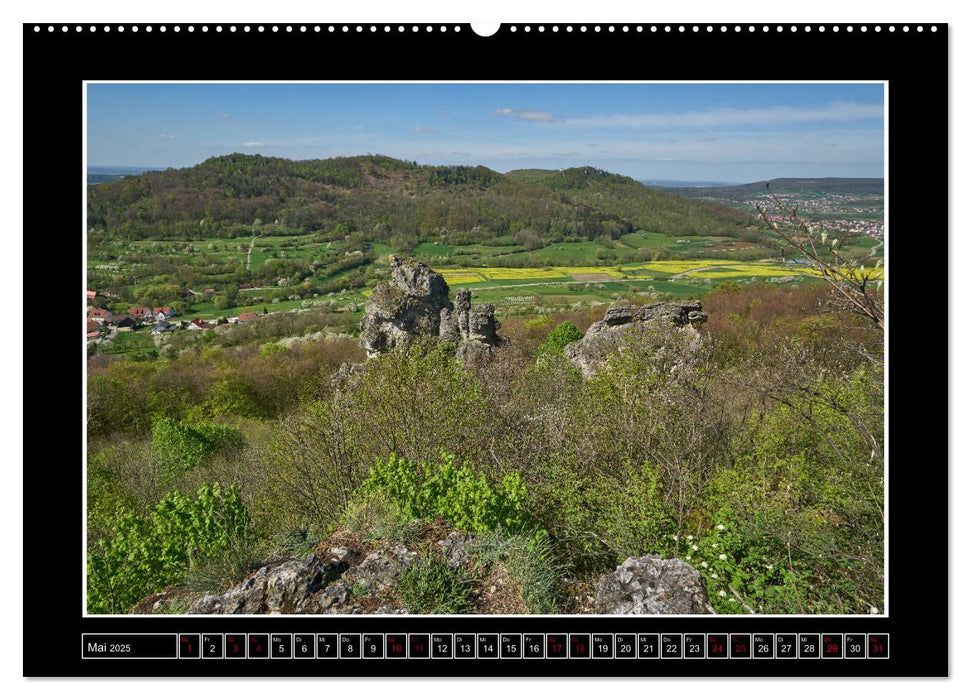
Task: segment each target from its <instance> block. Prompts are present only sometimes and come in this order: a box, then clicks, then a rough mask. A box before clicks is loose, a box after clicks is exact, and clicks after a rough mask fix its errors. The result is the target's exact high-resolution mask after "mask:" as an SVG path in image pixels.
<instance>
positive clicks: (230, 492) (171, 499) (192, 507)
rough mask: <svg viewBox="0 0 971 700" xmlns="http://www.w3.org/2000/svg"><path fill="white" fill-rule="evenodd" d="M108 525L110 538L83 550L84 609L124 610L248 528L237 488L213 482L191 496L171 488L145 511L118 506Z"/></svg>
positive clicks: (238, 540)
mask: <svg viewBox="0 0 971 700" xmlns="http://www.w3.org/2000/svg"><path fill="white" fill-rule="evenodd" d="M109 527H110V531H111V537H110V539H102V540H100V541H99V542H98V544H97V547H96V548H94V551H90V552H89V554H88V581H87V584H88V585H87V599H88V612H89V613H124V612H128V610H129V609H130V608H131V606H132V605H134V604H135V603H136V602H138V600H140V599H141V598H143V597H144V596H146V595H148V594H149V593H152V592H153V591H157V590H161V589H163V588H165V587H166V586H170V585H172V584H174V583H178V582H179V581H181V580H182V579H183V577H184V576H185V575H186V574H187V573H188V572H189V570H190V569H191V568H192V567H193V565H194V564H202V563H204V562H206V561H207V560H211V559H213V558H214V557H216V556H217V555H220V554H222V553H225V552H226V551H228V550H229V549H230V548H231V547H234V546H239V545H240V543H241V542H243V541H246V540H248V539H249V537H250V534H251V533H250V530H249V514H248V513H247V510H246V506H245V505H244V504H243V501H242V499H241V498H240V495H239V493H238V491H237V490H236V488H235V487H233V488H229V489H227V490H225V491H224V490H223V489H222V488H221V487H220V486H219V484H218V483H216V484H211V485H210V484H206V485H204V486H202V487H201V488H200V489H199V490H198V491H197V492H196V497H195V498H194V499H193V498H191V497H189V496H186V495H184V494H182V493H180V492H178V491H173V492H172V493H170V494H168V495H167V496H165V498H163V499H162V500H161V501H160V502H159V504H158V505H157V506H156V507H155V508H154V509H153V510H152V511H151V512H150V513H149V514H148V515H147V516H143V515H139V514H137V513H134V512H132V511H130V510H128V509H127V508H124V507H119V508H118V510H117V511H116V513H115V517H114V518H113V520H112V522H111V523H110V526H109Z"/></svg>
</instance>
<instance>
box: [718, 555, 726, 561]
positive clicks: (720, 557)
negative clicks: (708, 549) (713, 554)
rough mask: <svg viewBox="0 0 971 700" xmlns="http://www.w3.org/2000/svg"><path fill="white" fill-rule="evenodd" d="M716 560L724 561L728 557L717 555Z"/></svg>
mask: <svg viewBox="0 0 971 700" xmlns="http://www.w3.org/2000/svg"><path fill="white" fill-rule="evenodd" d="M718 558H719V559H721V560H722V561H725V560H726V559H728V557H727V556H725V555H724V554H719V555H718Z"/></svg>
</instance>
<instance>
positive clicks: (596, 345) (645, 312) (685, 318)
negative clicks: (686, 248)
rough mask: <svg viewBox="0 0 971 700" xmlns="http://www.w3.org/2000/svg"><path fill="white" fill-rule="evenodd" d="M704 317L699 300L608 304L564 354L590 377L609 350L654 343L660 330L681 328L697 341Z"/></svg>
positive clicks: (705, 318) (565, 349) (567, 347)
mask: <svg viewBox="0 0 971 700" xmlns="http://www.w3.org/2000/svg"><path fill="white" fill-rule="evenodd" d="M707 319H708V316H707V315H706V314H705V313H704V312H703V311H702V310H701V302H700V301H683V302H669V301H659V302H656V303H653V304H646V305H644V306H633V305H631V304H620V305H617V306H611V307H610V308H609V309H607V311H606V313H605V314H604V317H603V319H602V320H600V321H596V322H595V323H594V324H593V325H591V326H590V328H589V329H587V332H586V334H585V335H584V336H583V338H581V339H580V340H578V341H576V342H574V343H570V344H569V345H567V346H566V348H564V353H565V354H566V356H567V357H568V358H569V359H570V360H571V361H572V362H573V363H574V364H575V365H577V366H578V367H579V368H580V370H581V371H582V372H583V374H584V376H587V377H589V376H592V375H594V374H596V373H597V370H598V369H599V368H600V367H601V366H602V365H603V363H604V362H605V361H606V359H607V357H608V355H610V354H611V353H612V352H615V351H616V350H619V349H622V348H624V347H627V346H630V345H632V344H639V343H656V342H657V335H658V334H657V331H658V330H659V329H660V330H662V331H663V330H667V328H670V327H671V326H673V327H675V328H680V329H681V330H682V331H683V332H684V333H686V334H687V335H688V336H689V337H690V338H692V339H693V340H695V341H697V340H698V338H699V337H700V336H699V334H698V331H697V330H695V328H694V326H695V325H696V324H701V323H704V322H705V321H706V320H707Z"/></svg>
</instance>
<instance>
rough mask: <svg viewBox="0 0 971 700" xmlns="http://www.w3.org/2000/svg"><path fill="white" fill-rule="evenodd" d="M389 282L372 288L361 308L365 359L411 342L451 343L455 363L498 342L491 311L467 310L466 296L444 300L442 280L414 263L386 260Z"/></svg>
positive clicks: (395, 258) (482, 308)
mask: <svg viewBox="0 0 971 700" xmlns="http://www.w3.org/2000/svg"><path fill="white" fill-rule="evenodd" d="M390 261H391V280H390V281H388V282H381V283H380V284H378V285H377V286H376V287H375V288H374V291H373V292H372V293H371V297H370V298H369V299H368V302H367V304H366V305H365V307H364V318H363V319H362V320H361V341H360V342H361V347H362V348H364V349H365V350H367V353H368V357H374V356H375V355H377V354H378V353H381V352H387V351H389V350H393V349H395V348H403V347H407V346H408V345H409V344H410V343H411V342H412V341H413V340H414V339H416V338H436V337H437V338H439V340H441V341H443V342H449V343H455V344H456V355H457V356H458V357H459V359H465V358H467V357H468V358H471V357H473V356H476V357H477V356H480V355H481V354H483V353H484V354H488V353H489V352H491V349H492V348H493V347H494V346H495V345H497V344H499V343H500V338H499V336H498V335H497V331H498V329H499V324H498V322H497V321H496V316H495V307H494V306H493V305H492V304H483V305H481V306H472V292H471V291H470V290H468V289H462V290H459V291H458V292H457V293H456V295H455V305H454V306H453V305H452V302H450V301H449V299H448V285H447V284H446V283H445V278H444V277H442V276H441V275H440V274H438V273H437V272H435V271H433V270H432V269H430V268H429V267H428V266H427V265H425V264H424V263H420V262H407V261H405V260H403V259H402V258H400V257H398V256H397V255H392V256H391V257H390Z"/></svg>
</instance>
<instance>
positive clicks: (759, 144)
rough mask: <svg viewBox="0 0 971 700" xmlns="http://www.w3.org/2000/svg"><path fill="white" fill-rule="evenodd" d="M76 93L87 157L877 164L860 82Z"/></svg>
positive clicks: (708, 169)
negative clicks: (82, 98) (82, 107)
mask: <svg viewBox="0 0 971 700" xmlns="http://www.w3.org/2000/svg"><path fill="white" fill-rule="evenodd" d="M87 100H88V102H87V105H88V106H87V109H88V115H87V117H88V122H87V127H88V163H89V164H90V165H114V166H145V167H148V166H151V167H160V166H161V167H169V166H171V167H186V166H189V165H193V164H195V163H198V162H201V161H203V160H205V159H206V158H209V157H211V156H215V155H222V154H226V153H233V152H241V153H262V154H264V155H274V156H281V157H285V158H295V159H304V158H328V157H332V156H341V155H360V154H365V153H381V154H384V155H389V156H394V157H397V158H403V159H406V160H416V161H418V162H419V163H428V164H481V165H486V166H488V167H490V168H493V169H495V170H498V171H501V172H505V171H507V170H511V169H514V168H567V167H572V166H579V165H593V166H596V167H600V168H604V169H606V170H610V171H612V172H618V173H623V174H625V175H630V176H632V177H636V178H638V179H664V180H717V181H725V182H751V181H755V180H761V179H769V178H773V177H825V176H833V177H881V176H882V175H883V86H882V85H873V84H807V83H800V84H700V83H694V84H602V83H598V84H562V83H561V84H549V83H545V84H240V83H236V84H89V85H88V96H87Z"/></svg>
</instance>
